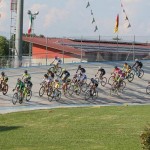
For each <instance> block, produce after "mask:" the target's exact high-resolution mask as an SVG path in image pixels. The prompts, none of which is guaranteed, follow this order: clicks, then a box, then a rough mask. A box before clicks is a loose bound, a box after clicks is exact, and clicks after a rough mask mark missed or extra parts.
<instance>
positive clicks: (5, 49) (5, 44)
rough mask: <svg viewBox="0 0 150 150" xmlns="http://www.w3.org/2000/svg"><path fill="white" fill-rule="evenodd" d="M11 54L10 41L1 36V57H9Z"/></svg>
mask: <svg viewBox="0 0 150 150" xmlns="http://www.w3.org/2000/svg"><path fill="white" fill-rule="evenodd" d="M8 54H9V41H8V40H7V39H6V38H5V37H3V36H0V56H8Z"/></svg>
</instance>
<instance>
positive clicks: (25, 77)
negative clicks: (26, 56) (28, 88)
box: [22, 73, 31, 80]
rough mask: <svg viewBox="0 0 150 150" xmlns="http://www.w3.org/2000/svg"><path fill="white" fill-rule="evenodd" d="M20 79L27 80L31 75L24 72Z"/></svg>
mask: <svg viewBox="0 0 150 150" xmlns="http://www.w3.org/2000/svg"><path fill="white" fill-rule="evenodd" d="M22 79H28V80H30V79H31V76H30V74H28V73H27V74H26V73H24V74H23V75H22Z"/></svg>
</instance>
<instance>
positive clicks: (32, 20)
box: [28, 10, 39, 66]
mask: <svg viewBox="0 0 150 150" xmlns="http://www.w3.org/2000/svg"><path fill="white" fill-rule="evenodd" d="M38 14H39V11H36V12H35V13H32V12H31V10H28V15H29V19H30V25H29V29H28V34H30V37H31V36H32V35H33V33H34V32H33V31H34V29H33V25H34V20H35V19H36V16H37V15H38ZM31 52H32V43H31V42H30V45H29V59H30V62H29V66H31V56H32V54H31Z"/></svg>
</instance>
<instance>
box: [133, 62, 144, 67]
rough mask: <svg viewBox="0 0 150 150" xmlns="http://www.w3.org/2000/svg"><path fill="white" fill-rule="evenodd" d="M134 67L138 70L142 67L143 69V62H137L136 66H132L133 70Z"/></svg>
mask: <svg viewBox="0 0 150 150" xmlns="http://www.w3.org/2000/svg"><path fill="white" fill-rule="evenodd" d="M133 67H135V68H138V67H140V68H142V67H143V64H142V62H140V61H136V62H135V64H134V65H133V66H132V68H133Z"/></svg>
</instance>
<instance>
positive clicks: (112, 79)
mask: <svg viewBox="0 0 150 150" xmlns="http://www.w3.org/2000/svg"><path fill="white" fill-rule="evenodd" d="M114 78H115V76H111V77H110V78H109V79H108V84H110V85H112V84H113V82H114Z"/></svg>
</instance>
